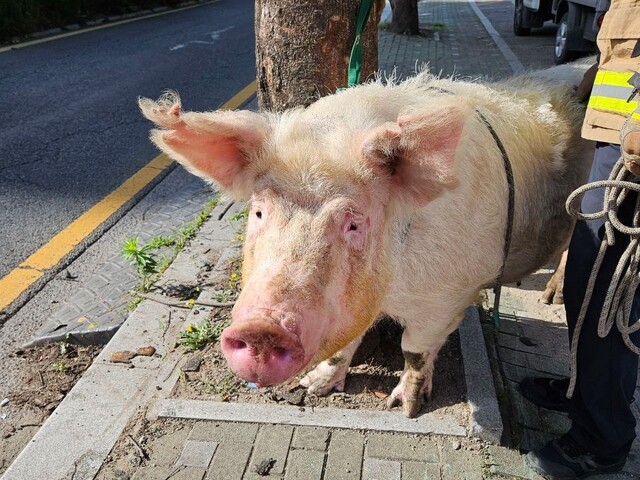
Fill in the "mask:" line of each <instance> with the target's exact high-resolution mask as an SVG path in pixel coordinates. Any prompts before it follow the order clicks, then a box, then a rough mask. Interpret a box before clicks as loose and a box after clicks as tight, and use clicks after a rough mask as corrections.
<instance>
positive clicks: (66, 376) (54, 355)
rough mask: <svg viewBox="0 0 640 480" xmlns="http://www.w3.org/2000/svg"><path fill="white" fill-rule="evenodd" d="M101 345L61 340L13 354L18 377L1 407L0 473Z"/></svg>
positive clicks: (50, 411)
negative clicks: (16, 359)
mask: <svg viewBox="0 0 640 480" xmlns="http://www.w3.org/2000/svg"><path fill="white" fill-rule="evenodd" d="M101 348H102V347H98V346H89V347H82V346H77V345H71V344H68V343H65V342H63V343H56V344H49V345H44V346H40V347H34V348H29V349H24V350H18V351H16V352H15V353H14V354H13V356H15V357H17V358H18V359H19V365H20V371H21V381H20V383H19V387H18V388H17V389H16V390H14V391H13V392H11V393H10V394H9V395H8V396H7V400H6V405H4V406H3V407H0V474H2V472H4V470H6V469H7V468H8V467H9V464H10V463H11V461H12V460H13V459H14V458H15V456H16V455H17V454H18V453H19V452H20V450H22V448H24V445H26V443H27V442H28V441H29V440H30V439H31V437H32V436H33V435H34V434H35V432H36V431H37V429H38V428H39V427H40V426H41V425H42V424H43V423H44V421H45V420H46V419H47V418H48V417H49V415H51V413H53V412H54V411H55V409H56V408H57V407H58V405H59V404H60V402H62V400H63V399H64V397H65V396H66V394H67V393H68V392H69V391H70V390H71V388H73V386H74V385H75V383H76V382H77V381H78V380H79V379H80V377H81V376H82V374H83V373H84V371H85V370H86V369H87V368H89V366H90V365H91V363H92V362H93V359H94V358H95V357H96V355H98V353H99V352H100V349H101ZM2 400H4V399H2V398H0V401H2Z"/></svg>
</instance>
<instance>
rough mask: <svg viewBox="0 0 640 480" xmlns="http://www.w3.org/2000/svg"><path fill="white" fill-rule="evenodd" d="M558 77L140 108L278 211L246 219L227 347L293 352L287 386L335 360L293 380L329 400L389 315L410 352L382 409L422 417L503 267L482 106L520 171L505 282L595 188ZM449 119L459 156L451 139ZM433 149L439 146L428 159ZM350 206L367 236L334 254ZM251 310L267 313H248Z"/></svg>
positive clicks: (424, 80)
mask: <svg viewBox="0 0 640 480" xmlns="http://www.w3.org/2000/svg"><path fill="white" fill-rule="evenodd" d="M582 70H583V69H582ZM577 71H579V70H576V69H573V70H568V69H565V70H564V72H565V73H568V75H567V76H565V78H571V82H572V83H574V84H575V82H576V80H577V74H576V72H577ZM559 72H561V70H556V73H555V75H560V73H559ZM553 75H554V74H553V73H550V71H547V72H546V73H544V74H529V75H524V76H519V77H515V78H512V79H509V80H506V81H502V82H496V83H484V84H482V83H480V82H468V81H454V80H451V79H442V78H437V77H434V76H432V75H430V74H429V73H427V72H423V73H420V74H418V75H417V76H415V77H413V78H410V79H408V80H406V81H403V82H400V83H395V82H390V83H387V84H384V83H383V82H382V81H377V82H374V83H369V84H366V85H362V86H358V87H354V88H350V89H347V90H345V91H342V92H340V93H338V94H335V95H331V96H328V97H324V98H322V99H320V100H319V101H317V102H316V103H314V104H312V105H311V106H309V107H308V108H306V109H302V108H299V109H293V110H290V111H287V112H284V113H282V114H257V113H254V112H246V111H245V112H206V113H198V112H182V111H181V107H180V101H179V99H178V98H177V96H176V95H169V96H167V97H164V98H162V99H161V100H160V101H159V102H153V101H150V100H146V99H143V100H141V101H140V106H141V108H142V110H143V112H144V114H145V115H146V116H147V118H149V119H151V120H153V121H154V122H155V123H156V124H157V125H158V126H159V127H160V129H159V130H154V131H153V132H152V136H151V138H152V140H153V141H154V142H155V143H156V144H157V145H158V146H159V147H160V148H162V149H163V150H165V151H166V152H167V153H168V154H169V155H170V156H172V157H173V158H175V159H177V160H178V161H180V162H181V163H183V164H184V165H185V166H186V167H187V168H188V169H189V170H190V171H192V172H193V173H195V174H197V175H200V176H202V177H204V178H207V179H209V180H212V181H215V182H217V183H219V184H220V185H221V186H222V187H223V189H225V190H226V191H228V192H229V193H230V194H232V195H233V196H235V197H237V198H244V199H249V198H251V199H252V201H253V202H254V203H255V202H258V203H259V202H263V203H264V205H275V207H273V219H272V221H273V222H275V223H274V224H273V225H276V227H277V228H276V227H274V228H271V229H269V228H267V227H264V228H265V230H259V229H258V230H256V229H257V228H258V227H255V228H254V227H252V223H251V222H257V221H258V220H255V219H254V218H253V217H251V219H250V224H249V233H248V237H247V245H245V260H244V266H243V277H244V281H245V282H247V283H246V286H245V290H243V292H242V294H241V296H240V298H239V304H237V305H236V308H235V309H234V324H232V326H231V327H230V329H229V332H231V333H229V334H228V337H229V340H228V342H229V345H230V346H229V347H228V348H229V350H230V351H231V350H232V349H234V348H235V349H236V350H237V348H238V345H244V343H245V340H246V341H247V342H256V345H259V349H267V350H265V351H267V353H268V352H270V350H268V349H270V348H273V346H272V345H271V344H272V343H274V342H278V341H281V342H283V345H285V346H286V348H284V351H286V352H287V355H289V356H290V357H291V358H293V359H294V360H291V362H293V363H291V364H286V365H285V364H283V363H280V364H278V367H277V368H280V369H281V370H282V372H284V373H282V376H284V375H292V374H295V373H298V372H299V371H300V370H301V369H302V368H304V367H305V366H306V365H307V364H309V362H310V361H312V360H313V361H319V360H322V359H324V358H327V357H329V356H332V355H333V356H332V358H331V359H329V361H327V362H322V363H321V364H320V365H319V366H318V367H317V368H316V369H315V370H314V371H311V372H310V373H309V374H308V375H307V376H306V377H305V378H304V379H303V380H302V382H301V383H303V384H304V385H306V386H308V387H309V388H310V389H311V390H312V391H315V392H316V393H319V394H324V393H328V392H329V391H330V390H331V389H332V388H337V389H341V388H342V387H343V385H344V378H345V375H346V371H347V367H348V364H349V362H350V359H351V356H352V355H353V352H354V351H355V346H357V343H358V342H359V339H360V338H361V336H362V335H363V333H364V332H365V331H366V329H367V328H368V327H369V326H370V325H371V324H372V323H373V322H374V321H375V319H376V318H378V317H379V315H381V314H387V315H389V316H391V317H393V318H395V319H397V320H398V321H399V322H401V323H402V324H403V325H404V326H405V332H404V334H403V339H402V349H403V351H404V352H405V358H406V359H407V371H405V373H404V374H403V377H402V378H401V381H400V384H399V385H398V387H396V389H394V391H393V393H392V395H391V397H390V402H389V404H390V406H393V405H395V404H396V403H398V402H403V403H404V411H405V414H406V415H409V416H413V415H415V414H416V412H417V409H418V408H419V406H420V396H421V394H422V393H426V394H429V393H430V391H431V375H432V370H433V362H434V360H435V357H436V355H437V352H438V350H439V349H440V347H441V345H442V344H443V343H444V341H445V339H446V337H447V336H448V335H449V334H450V333H451V332H452V331H453V330H455V328H457V326H458V324H459V323H460V321H461V319H462V317H463V313H464V310H465V308H466V307H467V306H468V305H470V304H472V303H473V302H474V301H476V299H477V298H478V294H479V291H480V290H481V289H482V288H485V287H487V286H490V285H492V284H493V283H494V282H495V280H496V278H497V276H498V272H499V270H500V267H501V264H502V262H503V244H504V236H505V229H506V225H507V215H508V212H507V199H508V186H507V179H506V173H505V168H504V164H503V158H502V156H501V154H500V151H499V149H498V146H497V145H496V141H495V140H494V138H493V137H492V135H491V133H490V132H489V130H488V129H487V127H486V125H485V124H484V123H483V122H482V121H481V119H480V116H479V113H478V112H480V113H481V114H482V116H484V117H485V118H486V119H487V120H488V122H489V123H490V124H491V125H492V127H493V129H494V130H495V132H496V133H497V135H498V136H499V137H500V139H501V140H502V142H503V144H504V146H505V148H506V151H507V153H508V156H509V159H510V161H511V164H512V167H513V174H514V178H515V210H514V212H513V217H514V221H513V237H512V243H511V249H510V251H509V257H508V261H507V265H506V270H505V278H504V281H505V282H511V281H515V280H516V279H518V278H521V277H522V276H524V275H526V274H528V273H529V272H532V271H534V270H535V269H537V268H539V267H540V266H541V265H543V264H545V263H546V262H548V261H549V260H550V259H551V258H553V257H554V256H557V255H558V254H559V252H560V251H561V250H562V248H563V247H564V246H565V244H566V241H567V238H568V236H569V233H570V231H571V227H572V225H573V221H572V220H571V218H570V217H569V216H568V214H567V213H566V211H565V209H564V202H565V199H566V197H567V196H568V194H569V193H570V192H571V191H572V190H573V189H574V188H576V187H577V186H579V185H580V184H581V183H583V182H584V180H585V179H586V175H587V172H588V168H589V165H590V160H591V157H590V154H589V145H588V144H587V143H586V142H584V141H582V140H581V138H580V133H579V132H580V126H581V123H582V117H583V107H582V106H581V105H580V104H578V103H577V101H576V100H575V99H574V98H573V88H572V86H571V85H567V84H562V83H560V82H557V81H555V82H554V81H550V80H544V79H542V78H541V77H545V76H546V77H547V78H548V77H551V78H553ZM425 125H426V127H425ZM461 125H463V128H462V127H461ZM449 127H451V129H452V133H451V138H452V139H453V140H452V141H454V142H457V146H456V145H455V144H453V145H448V144H447V143H446V142H443V140H442V139H447V138H449V137H448V136H447V135H448V133H447V128H449ZM458 127H460V128H458ZM456 129H457V130H456ZM430 132H434V133H433V139H432V138H431V137H430V135H431V134H430ZM431 140H432V143H433V145H437V146H438V147H437V148H436V147H435V146H432V145H431V143H429V142H430V141H431ZM438 142H440V143H442V145H441V147H442V148H441V151H440V150H439V149H440V146H439V145H440V143H438ZM423 151H426V152H430V153H429V155H428V156H425V157H424V158H423V157H421V156H420V155H421V153H420V152H423ZM415 152H418V154H416V153H415ZM442 152H444V153H442ZM454 152H455V153H454ZM350 202H351V203H350ZM354 202H355V203H354ZM343 205H345V206H344V207H343ZM348 205H356V207H357V208H359V209H361V210H364V217H362V215H361V217H362V218H365V217H366V222H370V224H371V226H372V227H371V231H366V230H365V231H366V232H368V233H367V234H366V235H365V236H364V237H362V235H361V234H360V233H358V234H353V235H352V236H351V237H348V238H350V239H351V240H349V241H351V242H352V243H351V244H348V243H347V245H351V246H349V248H347V249H344V250H340V249H338V247H335V245H343V243H344V242H345V241H346V240H345V238H347V237H344V238H343V236H344V235H351V234H350V233H349V232H347V233H343V234H340V233H339V232H338V233H336V232H334V231H333V230H332V229H331V228H332V227H331V225H333V223H332V222H334V220H332V218H334V217H336V218H337V217H340V215H343V216H344V215H346V217H344V218H351V217H348V216H349V215H351V214H352V213H351V210H350V209H356V210H357V208H356V207H352V206H348ZM329 207H331V208H329ZM265 208H267V207H265ZM327 209H329V210H327ZM325 210H327V211H325ZM265 211H266V210H265ZM354 211H355V210H354ZM260 213H261V215H262V212H260ZM322 215H325V216H326V219H324V220H323V218H324V217H322ZM340 218H342V217H340ZM358 218H360V217H358ZM287 219H289V220H287ZM358 221H364V220H358ZM278 222H279V223H278ZM323 222H324V223H323ZM261 225H262V224H261ZM358 225H359V224H358ZM363 225H364V224H363ZM366 225H367V226H368V225H369V223H367V224H366ZM347 226H348V224H347ZM374 227H375V228H374ZM260 228H263V227H260ZM358 228H359V227H358ZM356 229H357V228H356ZM254 231H255V232H258V233H252V232H254ZM360 231H363V230H362V229H361V230H360ZM358 235H360V236H358ZM330 238H331V239H334V240H328V239H330ZM354 239H355V240H354ZM332 242H333V243H332ZM336 242H337V243H336ZM341 248H342V247H341ZM319 252H324V253H322V254H320V253H319ZM354 252H355V253H354ZM280 270H281V271H280ZM256 272H257V273H256ZM285 272H286V275H282V274H284V273H285ZM314 275H316V276H320V277H322V279H321V281H319V280H317V278H315V279H314ZM343 277H344V278H343ZM261 289H262V290H261ZM265 289H266V290H265ZM269 289H270V290H269ZM251 295H253V297H251ZM296 295H297V296H298V297H296V298H294V299H293V300H292V299H291V298H290V297H295V296H296ZM294 300H295V301H294ZM287 302H288V303H287ZM292 302H293V303H292ZM256 305H257V306H256ZM258 307H259V308H258ZM305 309H306V310H305ZM257 310H261V311H268V312H270V313H268V314H265V318H260V319H258V320H256V318H255V317H256V315H257V313H256V311H257ZM300 311H307V315H306V317H308V318H305V315H304V314H301V313H300ZM274 312H275V313H274ZM282 312H283V313H282ZM276 314H277V315H276ZM278 315H279V316H278ZM274 316H278V318H275V317H274ZM305 322H306V323H305ZM308 324H311V327H310V326H309V325H308ZM256 325H257V326H256ZM261 328H262V329H263V331H264V335H262V334H261V330H260V329H261ZM243 329H244V330H243ZM248 329H249V330H251V329H252V330H251V331H249V330H248ZM245 330H247V331H245ZM224 340H225V337H224V335H223V341H224ZM234 342H235V343H234ZM350 342H354V343H352V344H351V345H350V346H348V345H349V343H350ZM223 347H224V345H223ZM256 348H258V347H256ZM340 350H341V351H340ZM238 351H239V350H238ZM233 352H234V354H236V353H237V352H236V351H235V350H234V351H233ZM225 355H226V352H225ZM267 356H268V355H267ZM242 358H243V360H242V362H240V361H238V363H239V364H240V370H242V372H243V373H241V374H242V375H245V377H246V378H248V379H251V378H255V379H257V381H259V382H263V383H269V382H270V381H271V380H273V379H276V380H275V381H282V380H283V378H280V376H279V375H280V374H274V373H273V372H271V373H270V372H269V371H268V370H269V368H267V367H268V365H267V363H266V360H264V359H258V360H256V362H257V363H258V365H257V366H251V365H249V366H246V365H245V362H247V361H246V360H245V359H244V357H242ZM261 358H262V357H261ZM287 361H288V360H287ZM261 362H262V363H261ZM245 367H246V368H245Z"/></svg>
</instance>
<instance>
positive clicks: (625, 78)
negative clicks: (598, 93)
mask: <svg viewBox="0 0 640 480" xmlns="http://www.w3.org/2000/svg"><path fill="white" fill-rule="evenodd" d="M632 75H633V72H612V71H609V70H598V73H596V79H595V81H594V85H598V84H605V85H612V86H614V87H630V85H629V79H630V78H631V76H632Z"/></svg>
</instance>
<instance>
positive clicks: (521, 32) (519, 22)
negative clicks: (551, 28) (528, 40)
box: [513, 0, 531, 37]
mask: <svg viewBox="0 0 640 480" xmlns="http://www.w3.org/2000/svg"><path fill="white" fill-rule="evenodd" d="M515 4H516V5H515V10H514V11H513V33H514V35H516V36H518V37H526V36H527V35H529V34H530V33H531V28H529V27H525V26H523V24H524V15H525V11H524V9H525V6H524V4H523V3H522V0H516V1H515Z"/></svg>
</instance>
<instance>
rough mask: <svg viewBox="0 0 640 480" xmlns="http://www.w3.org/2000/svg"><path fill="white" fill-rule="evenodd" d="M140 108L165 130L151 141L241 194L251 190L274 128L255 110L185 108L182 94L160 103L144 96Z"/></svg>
mask: <svg viewBox="0 0 640 480" xmlns="http://www.w3.org/2000/svg"><path fill="white" fill-rule="evenodd" d="M138 103H139V105H140V109H141V110H142V113H143V114H144V116H145V117H147V118H148V119H149V120H151V121H153V122H154V123H155V124H156V125H157V126H158V127H160V129H156V130H152V131H151V140H152V141H153V142H154V143H155V144H156V145H157V146H158V147H159V148H160V149H161V150H163V151H164V152H165V153H167V154H168V155H169V156H170V157H171V158H173V159H175V160H177V161H178V162H180V163H181V164H183V165H184V166H185V167H186V168H187V170H189V171H190V172H191V173H193V174H195V175H198V176H199V177H202V178H205V179H207V180H213V181H215V182H216V183H218V184H219V185H220V186H221V187H222V188H223V189H224V190H226V191H228V192H229V193H231V194H233V195H234V196H235V197H237V198H246V197H247V196H248V195H249V194H250V190H251V186H252V183H253V180H254V178H253V177H254V173H253V169H252V168H250V165H251V163H252V162H253V160H254V159H256V158H257V157H258V155H259V154H260V152H261V150H262V147H263V145H264V142H265V140H266V138H267V136H268V135H269V133H270V127H269V124H268V122H267V120H266V119H265V118H264V117H263V116H262V115H260V114H258V113H255V112H250V111H222V110H221V111H215V112H182V111H181V106H180V99H179V98H178V97H177V95H167V96H165V97H163V98H161V99H160V100H159V101H158V102H154V101H153V100H149V99H148V98H142V99H140V100H139V102H138Z"/></svg>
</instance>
